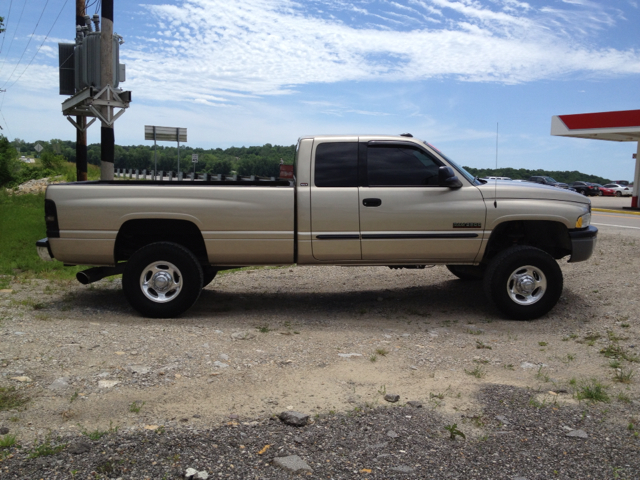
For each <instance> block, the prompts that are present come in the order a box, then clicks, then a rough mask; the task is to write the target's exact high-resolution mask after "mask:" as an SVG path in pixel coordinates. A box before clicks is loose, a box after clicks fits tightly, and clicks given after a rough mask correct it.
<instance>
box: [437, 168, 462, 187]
mask: <svg viewBox="0 0 640 480" xmlns="http://www.w3.org/2000/svg"><path fill="white" fill-rule="evenodd" d="M438 185H439V186H440V187H449V188H460V187H462V182H461V181H460V179H459V178H458V177H456V174H455V173H453V169H452V168H451V167H440V168H439V169H438Z"/></svg>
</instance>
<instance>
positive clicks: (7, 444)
mask: <svg viewBox="0 0 640 480" xmlns="http://www.w3.org/2000/svg"><path fill="white" fill-rule="evenodd" d="M15 444H16V436H15V435H10V434H8V435H5V436H4V437H0V448H1V449H4V448H11V447H13V446H14V445H15Z"/></svg>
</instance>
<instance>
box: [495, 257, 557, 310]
mask: <svg viewBox="0 0 640 480" xmlns="http://www.w3.org/2000/svg"><path fill="white" fill-rule="evenodd" d="M518 279H519V280H520V282H518ZM562 286H563V279H562V270H561V269H560V266H559V265H558V262H556V261H555V260H554V258H553V257H551V255H549V254H548V253H546V252H544V251H542V250H540V249H538V248H535V247H529V246H526V245H519V246H515V247H511V248H509V249H507V250H504V251H503V252H501V253H499V254H498V255H496V256H495V257H494V258H493V260H492V261H491V263H490V264H489V266H488V268H487V271H486V273H485V276H484V290H485V293H486V295H487V297H488V298H489V300H490V301H491V302H492V303H493V304H494V305H495V306H496V307H497V308H498V310H500V311H501V312H502V313H503V314H504V315H505V316H506V317H507V318H509V319H512V320H532V319H534V318H538V317H541V316H542V315H544V314H545V313H547V312H549V310H551V309H552V308H553V307H554V306H555V305H556V303H558V299H559V298H560V295H561V294H562ZM529 290H531V291H529Z"/></svg>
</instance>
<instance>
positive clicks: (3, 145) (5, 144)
mask: <svg viewBox="0 0 640 480" xmlns="http://www.w3.org/2000/svg"><path fill="white" fill-rule="evenodd" d="M19 168H20V164H19V162H18V152H17V150H16V149H15V148H13V147H12V146H11V144H10V143H9V140H7V138H6V137H5V136H4V135H0V186H4V185H7V184H9V183H11V182H12V181H13V180H14V178H15V176H16V174H17V173H18V170H19Z"/></svg>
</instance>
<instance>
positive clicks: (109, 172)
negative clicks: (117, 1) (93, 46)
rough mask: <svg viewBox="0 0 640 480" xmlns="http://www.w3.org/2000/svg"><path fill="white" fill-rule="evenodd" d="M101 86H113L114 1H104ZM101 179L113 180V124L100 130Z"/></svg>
mask: <svg viewBox="0 0 640 480" xmlns="http://www.w3.org/2000/svg"><path fill="white" fill-rule="evenodd" d="M100 80H101V81H100V86H101V88H104V87H106V86H107V85H113V0H102V31H101V35H100ZM110 108H112V107H109V106H104V107H103V109H102V115H103V117H104V118H110V116H109V110H110ZM100 156H101V162H100V178H101V179H102V180H113V161H114V157H115V136H114V133H113V124H111V125H109V124H108V123H107V122H105V121H103V122H102V126H101V128H100Z"/></svg>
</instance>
